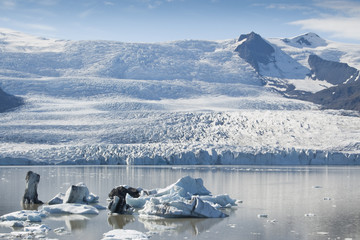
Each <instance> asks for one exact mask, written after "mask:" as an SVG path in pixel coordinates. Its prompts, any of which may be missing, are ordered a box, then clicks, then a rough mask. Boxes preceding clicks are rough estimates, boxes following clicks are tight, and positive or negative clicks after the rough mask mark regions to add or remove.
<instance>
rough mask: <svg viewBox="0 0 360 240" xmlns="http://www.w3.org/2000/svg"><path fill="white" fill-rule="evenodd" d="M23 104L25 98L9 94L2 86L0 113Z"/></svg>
mask: <svg viewBox="0 0 360 240" xmlns="http://www.w3.org/2000/svg"><path fill="white" fill-rule="evenodd" d="M22 104H23V100H22V99H21V98H19V97H15V96H13V95H10V94H7V93H6V92H4V91H3V90H2V89H1V88H0V113H1V112H5V111H8V110H10V109H12V108H15V107H18V106H21V105H22Z"/></svg>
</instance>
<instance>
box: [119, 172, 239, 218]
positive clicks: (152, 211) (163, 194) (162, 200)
mask: <svg viewBox="0 0 360 240" xmlns="http://www.w3.org/2000/svg"><path fill="white" fill-rule="evenodd" d="M210 194H211V192H210V191H209V190H208V189H206V188H205V186H204V185H203V180H202V179H201V178H192V177H190V176H186V177H183V178H180V179H179V180H178V181H177V182H175V183H174V184H171V185H169V186H168V187H165V188H162V189H153V190H142V191H141V194H140V197H139V198H132V197H131V196H128V195H127V197H126V202H127V203H128V204H129V205H130V206H132V207H135V208H143V209H141V210H140V211H139V216H140V217H143V218H146V217H164V218H177V217H196V218H223V217H226V216H227V215H226V214H224V213H223V212H221V210H220V208H225V207H227V208H229V207H232V206H236V200H234V199H231V198H230V197H229V196H228V195H227V194H224V195H217V196H212V195H210Z"/></svg>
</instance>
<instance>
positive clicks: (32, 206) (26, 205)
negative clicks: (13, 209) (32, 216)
mask: <svg viewBox="0 0 360 240" xmlns="http://www.w3.org/2000/svg"><path fill="white" fill-rule="evenodd" d="M20 205H21V208H22V209H23V210H32V211H38V210H39V207H40V206H42V204H32V203H31V204H30V203H23V201H21V202H20Z"/></svg>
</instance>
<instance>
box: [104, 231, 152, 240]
mask: <svg viewBox="0 0 360 240" xmlns="http://www.w3.org/2000/svg"><path fill="white" fill-rule="evenodd" d="M122 239H124V240H125V239H135V240H145V239H149V237H148V236H147V235H146V234H144V233H142V232H139V231H136V230H124V229H115V230H111V231H109V232H107V233H104V234H103V238H102V240H122Z"/></svg>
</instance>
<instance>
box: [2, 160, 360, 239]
mask: <svg viewBox="0 0 360 240" xmlns="http://www.w3.org/2000/svg"><path fill="white" fill-rule="evenodd" d="M28 170H32V171H34V172H36V173H39V174H40V175H41V180H40V184H39V188H38V192H39V199H40V200H42V201H48V200H50V199H51V198H52V197H53V196H55V195H56V194H57V193H59V192H65V191H66V189H67V188H68V187H69V186H70V185H71V184H76V183H78V182H84V183H85V184H86V185H87V186H88V188H89V190H90V191H91V192H93V193H95V194H97V195H99V196H100V204H101V205H104V206H106V205H107V203H106V197H107V194H108V193H109V192H110V190H111V189H112V188H113V187H115V186H118V185H122V184H126V185H129V186H134V187H142V188H145V189H152V188H160V187H165V186H167V185H169V184H172V183H174V182H175V181H176V180H178V179H179V178H180V177H183V176H186V175H189V176H192V177H196V178H202V179H203V180H204V185H205V187H206V188H207V189H209V190H210V191H211V192H212V194H214V195H216V194H223V193H228V194H229V195H230V196H231V197H232V198H236V199H239V200H243V203H242V204H239V206H238V207H237V208H234V209H231V210H226V212H227V213H228V214H229V215H230V216H229V217H228V218H224V219H170V220H166V219H165V220H158V221H150V220H144V219H139V218H138V216H137V214H134V215H133V216H108V213H107V210H103V211H101V212H100V214H99V215H96V216H76V215H71V216H70V215H55V216H54V215H52V216H51V217H48V218H45V219H44V220H43V224H46V225H48V226H50V227H51V228H52V229H55V228H59V227H65V229H66V230H67V231H69V232H71V233H70V234H69V235H64V236H58V235H56V234H55V233H54V232H53V231H50V232H49V234H48V237H49V238H58V239H101V238H102V234H103V233H105V232H108V231H110V230H111V229H115V228H123V229H134V230H138V231H141V232H144V233H150V232H151V239H169V238H172V239H192V238H196V239H219V238H224V237H226V238H227V239H274V240H275V239H276V240H280V239H284V240H285V239H286V240H289V239H290V240H291V239H346V238H348V239H360V204H359V201H360V168H359V167H289V168H288V167H253V166H251V167H244V166H235V167H234V166H231V167H226V166H224V167H212V166H211V167H204V166H201V167H189V166H184V167H182V166H179V167H126V166H120V167H117V166H80V167H55V166H51V167H1V168H0V182H1V185H0V192H1V194H0V215H3V214H6V213H9V212H13V211H18V210H20V209H21V205H20V200H21V198H22V195H23V193H24V189H25V175H26V172H27V171H28ZM309 213H311V214H314V215H315V216H311V217H308V216H305V214H309ZM259 214H267V215H268V218H259V217H258V215H259ZM10 231H11V230H10V229H8V228H4V227H0V232H10Z"/></svg>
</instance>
